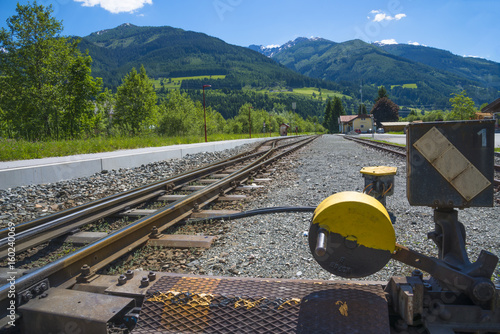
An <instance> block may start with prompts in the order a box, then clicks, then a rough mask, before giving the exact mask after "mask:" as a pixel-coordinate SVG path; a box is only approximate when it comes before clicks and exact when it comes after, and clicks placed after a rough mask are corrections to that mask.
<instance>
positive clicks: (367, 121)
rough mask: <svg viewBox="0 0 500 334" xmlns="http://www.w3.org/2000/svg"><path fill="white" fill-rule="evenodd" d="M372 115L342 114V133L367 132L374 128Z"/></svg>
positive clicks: (340, 122) (340, 123)
mask: <svg viewBox="0 0 500 334" xmlns="http://www.w3.org/2000/svg"><path fill="white" fill-rule="evenodd" d="M372 124H373V123H372V115H365V114H362V115H341V116H340V118H339V130H340V132H341V133H349V132H351V131H354V132H358V133H367V132H370V131H371V130H372Z"/></svg>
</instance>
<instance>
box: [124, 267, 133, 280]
mask: <svg viewBox="0 0 500 334" xmlns="http://www.w3.org/2000/svg"><path fill="white" fill-rule="evenodd" d="M125 277H127V279H132V278H133V277H134V271H133V270H130V269H129V270H127V272H126V273H125Z"/></svg>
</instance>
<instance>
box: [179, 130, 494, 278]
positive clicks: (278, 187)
mask: <svg viewBox="0 0 500 334" xmlns="http://www.w3.org/2000/svg"><path fill="white" fill-rule="evenodd" d="M380 165H385V166H394V167H397V168H398V173H397V175H396V177H395V190H394V195H393V196H391V197H388V198H387V209H388V211H390V212H392V213H393V214H394V215H395V216H396V223H395V225H394V228H395V230H396V241H397V242H398V243H400V244H402V245H404V246H407V247H409V248H411V249H414V250H416V251H419V252H421V253H423V254H425V255H429V256H437V248H436V246H435V244H434V243H433V242H432V241H431V240H428V239H427V233H428V232H430V231H432V230H433V229H434V222H433V210H432V209H431V208H427V207H412V206H410V205H409V203H408V200H407V198H406V161H405V160H404V159H402V158H399V157H394V156H391V155H388V154H386V153H382V152H380V151H377V150H374V149H371V148H367V147H364V146H361V145H359V144H356V143H354V142H351V141H348V140H346V139H343V138H342V137H341V136H336V135H325V136H322V137H321V138H319V139H317V140H315V141H314V142H313V143H312V144H310V145H308V146H307V147H306V148H304V149H301V150H300V151H299V152H297V153H295V154H293V155H291V156H290V157H289V158H288V160H287V161H285V162H282V163H281V165H280V166H281V167H280V168H278V169H277V172H276V173H275V174H274V175H272V176H271V177H272V178H273V182H272V183H271V184H270V186H269V187H266V190H265V191H264V192H263V193H256V194H255V196H252V198H251V200H250V201H248V206H247V207H245V210H250V209H258V208H265V207H275V206H317V205H318V204H319V203H321V201H323V200H324V199H325V198H327V197H328V196H330V195H332V194H334V193H337V192H342V191H358V192H361V191H363V188H364V179H363V178H362V176H361V173H360V169H361V168H362V167H365V166H380ZM498 213H499V209H498V204H495V207H493V208H472V209H465V210H460V211H459V213H458V217H459V220H460V221H461V222H463V223H464V225H465V227H466V231H467V249H468V254H469V258H470V260H471V261H475V260H476V259H477V256H478V255H479V252H480V251H481V249H485V250H488V251H490V252H492V253H494V254H496V255H497V256H498V255H499V249H500V227H499V225H498V221H497V217H498ZM311 218H312V214H311V213H280V214H272V215H262V216H256V217H250V218H244V219H239V220H235V221H232V222H230V225H231V229H230V230H229V232H227V233H225V234H224V235H223V236H221V237H219V238H218V239H217V241H216V242H215V244H214V246H213V247H212V248H211V249H210V250H208V251H207V252H205V253H204V255H203V256H202V258H201V259H199V260H196V264H195V265H194V266H192V267H196V268H197V270H193V269H194V268H193V269H191V272H192V273H202V274H209V275H229V276H248V277H272V278H292V279H293V278H297V279H298V278H300V279H341V280H342V279H343V278H341V277H337V276H334V275H331V274H330V273H328V272H327V271H325V270H324V269H322V268H321V267H320V266H319V264H317V263H316V261H315V260H314V259H313V257H312V255H311V253H310V251H309V246H308V239H307V231H308V229H309V224H310V221H311ZM188 267H189V266H188ZM413 269H414V268H411V267H409V266H406V265H404V264H402V263H399V262H397V261H393V260H391V261H390V262H389V263H388V264H387V265H386V266H385V268H383V269H382V270H380V271H379V272H377V273H375V274H373V275H371V276H368V277H365V278H364V279H366V280H387V279H388V278H389V277H390V276H394V275H409V274H410V273H411V271H412V270H413ZM499 275H500V271H499V266H497V270H496V272H495V275H494V277H495V280H496V281H497V283H498V282H500V280H499Z"/></svg>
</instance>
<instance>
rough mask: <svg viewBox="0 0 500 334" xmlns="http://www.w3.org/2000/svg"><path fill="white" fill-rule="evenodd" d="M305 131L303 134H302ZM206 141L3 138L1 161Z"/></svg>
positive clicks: (221, 136) (230, 137) (219, 136)
mask: <svg viewBox="0 0 500 334" xmlns="http://www.w3.org/2000/svg"><path fill="white" fill-rule="evenodd" d="M301 134H304V133H299V135H301ZM277 136H279V134H278V133H271V134H269V133H267V134H262V133H256V134H254V133H252V138H263V137H277ZM247 138H248V134H231V135H229V134H216V135H209V136H208V141H221V140H233V139H247ZM204 141H205V137H204V136H191V137H168V138H167V137H160V136H155V135H151V136H143V137H113V138H90V139H81V140H68V141H47V142H28V141H24V140H13V139H2V138H0V161H12V160H27V159H40V158H48V157H60V156H67V155H76V154H88V153H100V152H111V151H116V150H126V149H135V148H144V147H159V146H169V145H179V144H194V143H202V142H204Z"/></svg>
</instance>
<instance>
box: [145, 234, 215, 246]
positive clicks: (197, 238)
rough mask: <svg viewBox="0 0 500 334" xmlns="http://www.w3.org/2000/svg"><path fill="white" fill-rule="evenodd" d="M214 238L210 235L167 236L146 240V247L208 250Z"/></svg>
mask: <svg viewBox="0 0 500 334" xmlns="http://www.w3.org/2000/svg"><path fill="white" fill-rule="evenodd" d="M214 240H215V237H214V236H210V235H180V234H168V235H164V236H162V237H160V238H158V239H150V240H148V245H149V246H153V247H174V248H191V247H200V248H210V246H211V245H212V242H213V241H214Z"/></svg>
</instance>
